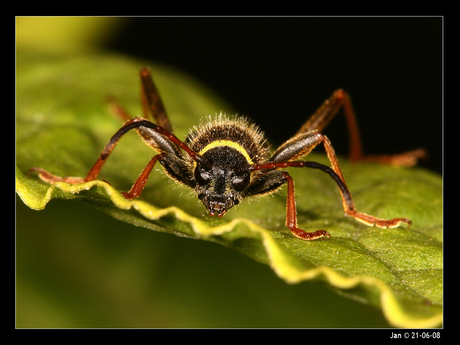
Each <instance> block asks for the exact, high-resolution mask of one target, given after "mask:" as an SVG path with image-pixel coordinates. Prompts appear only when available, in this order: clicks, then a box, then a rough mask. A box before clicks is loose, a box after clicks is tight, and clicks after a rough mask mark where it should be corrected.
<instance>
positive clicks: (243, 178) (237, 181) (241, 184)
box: [232, 174, 251, 192]
mask: <svg viewBox="0 0 460 345" xmlns="http://www.w3.org/2000/svg"><path fill="white" fill-rule="evenodd" d="M250 181H251V177H250V175H249V174H244V175H238V176H235V177H234V178H233V180H232V184H233V188H235V190H237V191H239V192H241V191H243V190H244V189H245V188H246V187H247V186H248V185H249V182H250Z"/></svg>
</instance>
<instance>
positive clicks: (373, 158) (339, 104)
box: [296, 89, 428, 167]
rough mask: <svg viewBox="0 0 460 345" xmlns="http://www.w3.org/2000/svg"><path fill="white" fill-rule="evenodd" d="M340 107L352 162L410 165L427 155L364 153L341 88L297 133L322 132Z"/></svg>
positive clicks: (352, 113) (347, 97) (423, 153)
mask: <svg viewBox="0 0 460 345" xmlns="http://www.w3.org/2000/svg"><path fill="white" fill-rule="evenodd" d="M340 108H343V112H344V114H345V119H346V121H347V124H348V132H349V134H350V153H349V158H350V160H351V161H352V162H357V161H369V162H376V163H383V164H392V165H397V166H405V167H410V166H413V165H415V164H416V163H417V161H418V159H426V158H427V157H428V154H427V152H426V151H425V150H423V149H417V150H412V151H407V152H403V153H401V154H395V155H364V154H363V150H362V145H361V136H360V134H359V129H358V123H357V121H356V116H355V112H354V110H353V106H352V104H351V100H350V96H349V95H348V93H347V92H346V91H344V90H342V89H338V90H336V91H335V92H334V93H333V94H332V96H331V97H329V98H328V99H327V100H326V101H324V103H323V104H322V105H321V106H320V107H319V108H318V109H317V110H316V111H315V113H314V114H313V115H312V116H311V117H310V118H309V119H308V120H307V121H306V122H305V123H304V124H303V125H302V127H301V128H300V129H299V131H298V132H297V134H301V133H306V132H311V131H314V130H317V131H319V132H322V131H323V129H324V128H326V126H327V125H328V124H329V122H331V120H332V119H333V118H334V116H335V115H336V114H337V112H338V111H339V110H340ZM297 134H296V135H297Z"/></svg>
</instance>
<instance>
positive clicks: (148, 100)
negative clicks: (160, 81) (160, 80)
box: [141, 68, 172, 133]
mask: <svg viewBox="0 0 460 345" xmlns="http://www.w3.org/2000/svg"><path fill="white" fill-rule="evenodd" d="M141 81H142V86H141V101H142V108H143V111H144V117H145V118H146V119H147V118H148V116H147V113H148V111H147V110H150V112H151V114H152V115H153V118H154V120H155V123H156V124H158V125H159V126H161V127H163V128H164V129H165V130H167V131H168V132H169V133H172V126H171V123H170V122H169V119H168V116H167V115H166V110H165V107H164V105H163V102H162V101H161V98H160V93H159V92H158V90H157V88H156V86H155V84H154V83H153V80H152V76H151V75H150V69H149V68H143V69H142V70H141Z"/></svg>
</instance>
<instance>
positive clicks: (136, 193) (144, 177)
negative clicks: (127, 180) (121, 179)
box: [122, 154, 164, 199]
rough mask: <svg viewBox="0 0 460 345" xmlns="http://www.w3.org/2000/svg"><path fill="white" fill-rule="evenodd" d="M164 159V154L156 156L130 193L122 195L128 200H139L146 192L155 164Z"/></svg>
mask: <svg viewBox="0 0 460 345" xmlns="http://www.w3.org/2000/svg"><path fill="white" fill-rule="evenodd" d="M163 157H164V155H163V154H159V155H156V156H154V157H153V158H152V159H151V160H150V162H149V163H148V164H147V166H146V167H145V168H144V170H142V172H141V174H140V175H139V177H138V179H137V180H136V182H134V184H133V186H132V187H131V189H130V191H129V192H128V193H124V192H123V193H122V194H123V196H124V197H125V198H126V199H134V198H138V197H140V196H141V193H142V191H143V190H144V187H145V184H146V183H147V180H148V178H149V175H150V172H151V171H152V169H153V167H154V166H155V163H156V162H157V160H162V159H163Z"/></svg>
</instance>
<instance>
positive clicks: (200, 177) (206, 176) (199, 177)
mask: <svg viewBox="0 0 460 345" xmlns="http://www.w3.org/2000/svg"><path fill="white" fill-rule="evenodd" d="M194 175H195V181H196V182H197V183H198V184H199V185H200V186H204V185H205V184H208V183H209V181H210V180H211V174H210V173H209V171H208V170H205V169H204V168H203V167H202V166H200V165H197V167H196V169H195V173H194Z"/></svg>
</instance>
